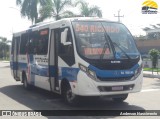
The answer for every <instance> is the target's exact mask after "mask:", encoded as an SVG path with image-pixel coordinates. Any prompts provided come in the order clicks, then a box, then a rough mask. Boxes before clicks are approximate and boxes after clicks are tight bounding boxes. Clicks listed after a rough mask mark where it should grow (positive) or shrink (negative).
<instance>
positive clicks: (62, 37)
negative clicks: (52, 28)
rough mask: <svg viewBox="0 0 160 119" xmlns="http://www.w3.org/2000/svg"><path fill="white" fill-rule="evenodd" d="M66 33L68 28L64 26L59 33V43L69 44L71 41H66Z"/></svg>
mask: <svg viewBox="0 0 160 119" xmlns="http://www.w3.org/2000/svg"><path fill="white" fill-rule="evenodd" d="M67 34H68V28H65V29H64V31H63V32H62V33H61V43H62V44H63V45H71V44H72V43H71V42H67Z"/></svg>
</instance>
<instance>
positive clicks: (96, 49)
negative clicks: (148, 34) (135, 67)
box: [73, 21, 139, 59]
mask: <svg viewBox="0 0 160 119" xmlns="http://www.w3.org/2000/svg"><path fill="white" fill-rule="evenodd" d="M73 27H74V32H75V39H76V44H77V50H78V52H79V54H80V55H81V56H83V57H85V58H87V59H114V58H116V59H135V58H137V57H139V52H138V50H137V48H136V45H135V42H134V40H133V37H132V35H131V34H130V32H129V31H128V29H127V28H126V27H125V26H124V25H123V24H120V23H114V22H97V21H96V22H93V21H90V22H86V21H79V22H77V21H76V22H73Z"/></svg>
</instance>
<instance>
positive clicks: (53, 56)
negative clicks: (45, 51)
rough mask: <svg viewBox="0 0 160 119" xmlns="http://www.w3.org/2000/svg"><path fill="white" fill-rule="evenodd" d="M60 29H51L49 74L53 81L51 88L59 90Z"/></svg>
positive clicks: (55, 90) (54, 90)
mask: <svg viewBox="0 0 160 119" xmlns="http://www.w3.org/2000/svg"><path fill="white" fill-rule="evenodd" d="M59 33H60V32H59V29H52V30H51V39H50V52H49V53H50V54H49V75H50V82H51V90H52V91H53V92H59V91H60V89H59V81H58V80H59V78H58V46H57V44H58V40H59V39H60V35H59Z"/></svg>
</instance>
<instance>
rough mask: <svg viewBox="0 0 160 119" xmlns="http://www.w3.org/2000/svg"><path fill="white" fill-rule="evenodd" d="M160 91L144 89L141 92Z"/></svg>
mask: <svg viewBox="0 0 160 119" xmlns="http://www.w3.org/2000/svg"><path fill="white" fill-rule="evenodd" d="M159 90H160V89H144V90H142V91H141V92H151V91H159Z"/></svg>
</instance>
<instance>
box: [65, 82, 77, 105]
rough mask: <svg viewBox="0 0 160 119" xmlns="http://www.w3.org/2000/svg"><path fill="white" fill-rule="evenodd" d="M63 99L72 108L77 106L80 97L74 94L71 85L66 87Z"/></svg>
mask: <svg viewBox="0 0 160 119" xmlns="http://www.w3.org/2000/svg"><path fill="white" fill-rule="evenodd" d="M63 97H64V99H65V102H66V103H67V104H69V105H71V106H75V105H77V104H78V102H79V97H78V96H77V95H75V94H73V93H72V90H71V87H70V85H69V84H68V85H66V87H65V89H64V93H63Z"/></svg>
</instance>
